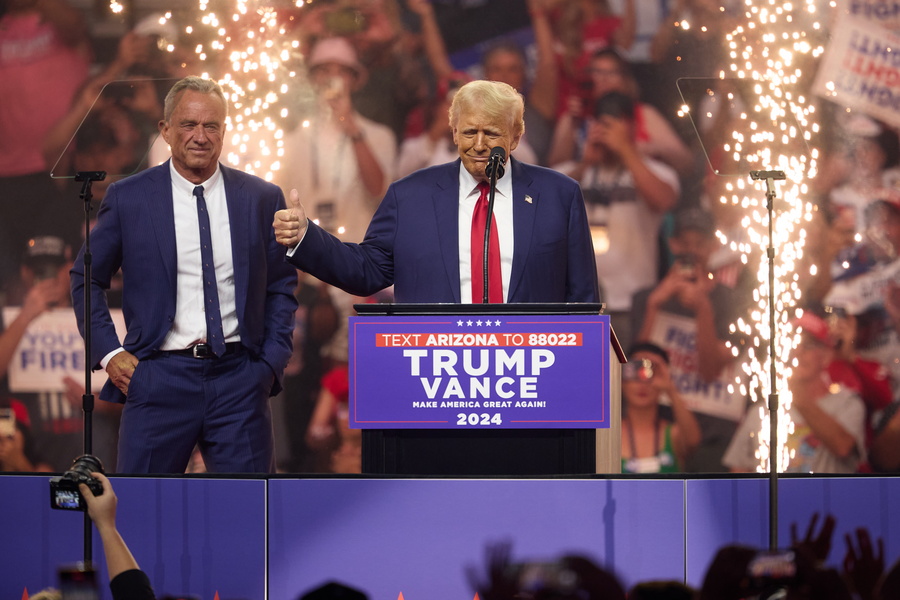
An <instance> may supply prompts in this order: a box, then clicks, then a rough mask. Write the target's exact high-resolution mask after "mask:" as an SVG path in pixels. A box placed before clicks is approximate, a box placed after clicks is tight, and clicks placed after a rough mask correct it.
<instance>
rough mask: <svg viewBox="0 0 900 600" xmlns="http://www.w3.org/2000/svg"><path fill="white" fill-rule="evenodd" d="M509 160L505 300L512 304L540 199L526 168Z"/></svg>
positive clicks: (529, 250) (523, 270)
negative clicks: (510, 219)
mask: <svg viewBox="0 0 900 600" xmlns="http://www.w3.org/2000/svg"><path fill="white" fill-rule="evenodd" d="M509 160H510V163H511V165H512V173H513V197H512V203H513V261H512V272H511V273H510V276H509V290H508V291H507V294H506V298H507V301H508V302H514V299H513V298H514V296H515V293H516V291H517V290H518V287H519V284H520V283H521V282H522V276H523V275H524V273H525V265H526V264H528V254H529V252H531V239H532V237H533V236H532V233H533V231H534V221H535V215H536V214H537V206H538V202H540V197H539V194H538V190H537V189H536V188H535V187H533V183H534V180H533V179H532V178H531V174H530V173H529V168H528V166H527V165H525V164H523V163H521V162H519V161H517V160H516V159H515V158H512V157H510V159H509ZM526 197H527V198H529V199H530V202H529V201H527V200H526Z"/></svg>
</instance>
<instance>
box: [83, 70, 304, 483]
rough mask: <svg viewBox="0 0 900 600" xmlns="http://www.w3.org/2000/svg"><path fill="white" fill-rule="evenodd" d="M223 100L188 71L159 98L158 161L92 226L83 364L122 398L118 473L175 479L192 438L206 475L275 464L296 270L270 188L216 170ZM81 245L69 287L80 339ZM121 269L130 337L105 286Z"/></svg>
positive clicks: (112, 198)
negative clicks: (113, 312) (276, 221)
mask: <svg viewBox="0 0 900 600" xmlns="http://www.w3.org/2000/svg"><path fill="white" fill-rule="evenodd" d="M226 115H227V101H226V99H225V96H224V95H223V93H222V90H221V88H220V87H219V86H218V85H217V84H216V83H215V82H212V81H209V80H205V79H200V78H198V77H187V78H185V79H183V80H181V81H179V82H178V83H176V84H175V85H174V86H173V87H172V89H171V90H170V91H169V94H168V95H167V97H166V100H165V108H164V119H163V121H161V122H160V132H161V134H162V136H163V138H164V139H165V140H166V142H168V144H169V146H170V147H171V148H172V158H171V160H170V161H167V162H166V163H165V164H163V165H161V166H158V167H154V168H151V169H148V170H146V171H143V172H141V173H139V174H137V175H135V176H132V177H128V178H126V179H123V180H122V181H119V182H116V183H114V184H112V185H111V186H110V187H109V190H108V191H107V192H106V196H105V198H104V200H103V204H102V205H101V207H100V211H99V214H98V220H97V225H96V227H95V228H94V230H93V233H92V236H91V241H92V254H93V272H92V278H91V281H90V293H91V303H92V310H91V326H92V341H93V343H92V347H91V356H90V360H91V361H92V364H94V365H95V366H96V367H95V368H100V367H102V368H105V369H106V371H107V373H108V374H109V381H108V382H107V384H106V385H105V386H104V388H103V391H102V392H101V394H100V398H101V399H103V400H110V401H117V402H124V403H125V408H124V411H123V413H122V423H121V426H120V430H119V464H118V467H117V470H118V471H119V472H123V473H183V472H184V470H185V468H186V466H187V465H188V462H189V460H190V457H191V453H192V451H193V448H194V446H195V444H196V445H198V446H199V448H200V451H201V453H202V455H203V458H204V462H205V464H206V467H207V469H208V470H209V471H213V472H229V473H236V472H273V470H274V449H273V445H274V444H273V437H272V421H271V413H270V409H269V402H268V397H269V396H270V395H272V394H275V393H277V392H278V391H279V389H280V387H281V386H280V379H281V375H282V372H283V370H284V367H285V365H286V364H287V361H288V358H289V357H290V355H291V332H292V328H293V316H294V311H295V309H296V307H297V303H296V301H295V299H294V296H293V290H294V287H295V286H296V283H297V276H296V271H294V269H292V268H291V267H290V265H288V264H286V263H285V262H284V251H283V249H281V248H280V246H278V244H277V243H276V241H275V239H274V236H273V233H272V228H271V222H272V218H273V215H274V214H275V212H276V211H277V210H278V209H280V208H283V207H284V196H283V194H282V193H281V191H280V190H279V189H278V188H277V187H276V186H274V185H271V184H269V183H266V182H264V181H263V180H261V179H259V178H257V177H253V176H250V175H247V174H245V173H241V172H239V171H236V170H233V169H230V168H227V167H225V166H223V165H220V164H219V162H218V159H219V155H220V153H221V151H222V141H223V136H224V133H225V118H226ZM83 257H84V248H82V250H81V254H80V255H79V257H78V259H77V260H76V262H75V267H74V268H73V269H72V272H71V273H72V295H73V300H74V306H75V314H76V316H77V318H78V325H79V328H80V329H81V331H82V334H83V333H84V319H83V316H84V315H83V313H84V285H85V281H84V270H83V264H84V263H83ZM120 268H121V270H122V278H123V291H122V302H123V313H124V316H125V325H126V329H127V333H126V335H125V339H124V340H123V341H122V342H120V341H119V338H118V335H117V334H116V331H115V328H114V326H113V322H112V319H111V318H110V314H109V308H108V306H107V303H106V294H105V291H106V290H107V289H109V286H110V281H111V279H112V277H113V275H115V273H116V272H117V271H118V270H119V269H120Z"/></svg>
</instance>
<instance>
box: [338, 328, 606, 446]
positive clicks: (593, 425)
mask: <svg viewBox="0 0 900 600" xmlns="http://www.w3.org/2000/svg"><path fill="white" fill-rule="evenodd" d="M609 354H610V346H609V317H608V316H601V315H594V316H590V315H553V316H524V315H515V316H513V315H440V316H438V315H433V316H418V317H413V316H390V317H380V316H364V317H351V318H350V375H349V376H350V426H351V427H353V428H360V429H365V428H376V429H406V428H414V429H501V428H509V429H527V428H539V429H573V428H578V429H602V428H607V427H609V385H608V374H609Z"/></svg>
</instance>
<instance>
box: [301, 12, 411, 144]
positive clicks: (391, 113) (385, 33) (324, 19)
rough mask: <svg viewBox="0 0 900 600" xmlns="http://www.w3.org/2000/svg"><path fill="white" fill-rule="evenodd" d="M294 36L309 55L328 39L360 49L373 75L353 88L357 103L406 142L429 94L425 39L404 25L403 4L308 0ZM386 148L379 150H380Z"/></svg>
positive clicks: (364, 64)
mask: <svg viewBox="0 0 900 600" xmlns="http://www.w3.org/2000/svg"><path fill="white" fill-rule="evenodd" d="M296 16H297V19H296V20H295V21H294V22H295V29H294V30H293V31H292V32H291V33H292V34H294V35H296V37H297V38H298V39H299V42H300V50H301V52H303V53H304V54H305V55H306V56H309V55H310V53H311V51H312V48H314V47H315V46H316V45H317V44H318V43H319V42H320V41H322V40H323V39H327V38H331V37H341V38H343V39H346V40H347V41H348V43H349V44H350V45H351V46H352V47H353V48H354V51H355V54H356V56H357V57H358V58H359V61H360V62H361V64H362V66H363V67H364V69H365V71H366V73H367V74H368V77H365V78H363V79H362V80H360V81H359V82H358V84H357V85H356V86H354V89H353V95H352V102H353V106H354V108H355V109H356V110H358V111H359V113H360V114H362V115H363V116H364V117H366V118H367V119H369V120H371V121H374V122H375V123H379V124H381V125H384V126H386V127H387V128H388V129H390V131H391V133H392V134H393V136H394V138H395V139H401V138H402V136H403V134H404V131H405V127H406V122H407V118H408V116H409V114H410V113H411V112H412V111H414V110H415V109H416V107H418V106H419V105H420V104H421V103H422V102H424V101H425V99H426V98H427V96H428V86H427V75H426V73H427V68H426V66H425V61H424V60H422V57H421V52H416V51H415V49H416V48H417V47H418V46H420V38H419V36H418V35H416V33H415V32H414V31H410V29H409V28H408V27H406V26H405V23H404V21H403V18H402V17H403V10H402V5H401V3H400V2H398V0H341V1H340V2H308V3H305V4H302V5H301V7H300V10H299V11H298V12H297V14H296ZM380 150H381V149H380V148H379V151H380Z"/></svg>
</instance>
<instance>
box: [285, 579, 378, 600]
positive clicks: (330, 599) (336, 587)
mask: <svg viewBox="0 0 900 600" xmlns="http://www.w3.org/2000/svg"><path fill="white" fill-rule="evenodd" d="M368 599H369V596H368V595H367V594H366V593H365V592H363V591H361V590H358V589H356V588H352V587H350V586H348V585H344V584H343V583H338V582H336V581H329V582H328V583H325V584H322V585H320V586H318V587H317V588H315V589H312V590H309V591H308V592H305V593H304V594H303V595H301V596H299V597H298V599H297V600H368Z"/></svg>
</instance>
